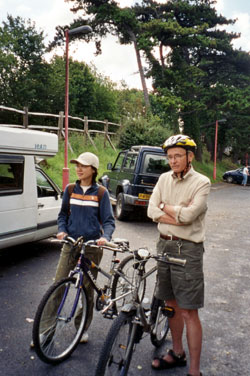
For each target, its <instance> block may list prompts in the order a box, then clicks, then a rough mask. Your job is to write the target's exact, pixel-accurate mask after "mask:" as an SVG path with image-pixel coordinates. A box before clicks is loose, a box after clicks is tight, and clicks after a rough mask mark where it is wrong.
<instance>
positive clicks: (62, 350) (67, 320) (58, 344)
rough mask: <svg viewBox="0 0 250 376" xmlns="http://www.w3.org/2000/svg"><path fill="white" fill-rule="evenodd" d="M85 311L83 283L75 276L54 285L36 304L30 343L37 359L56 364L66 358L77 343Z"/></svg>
mask: <svg viewBox="0 0 250 376" xmlns="http://www.w3.org/2000/svg"><path fill="white" fill-rule="evenodd" d="M87 314H88V300H87V295H86V290H85V288H84V286H82V287H81V288H79V287H77V286H76V278H73V277H71V278H65V279H62V280H60V281H59V282H57V283H55V284H53V285H52V286H51V287H50V288H49V290H48V291H47V293H46V294H45V295H44V297H43V298H42V301H41V303H40V304H39V306H38V309H37V312H36V315H35V320H34V326H33V342H34V346H35V351H36V353H37V355H38V356H39V358H40V359H41V360H43V361H44V362H46V363H51V364H57V363H60V362H62V361H63V360H65V359H66V358H68V357H69V356H70V355H71V354H72V352H73V351H74V349H75V348H76V346H77V344H78V343H79V341H80V339H81V336H82V333H83V331H84V328H85V324H86V320H87Z"/></svg>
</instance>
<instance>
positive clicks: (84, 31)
mask: <svg viewBox="0 0 250 376" xmlns="http://www.w3.org/2000/svg"><path fill="white" fill-rule="evenodd" d="M91 32H92V28H91V27H90V26H88V25H84V26H79V27H76V28H75V29H71V30H69V29H66V30H65V38H66V53H65V58H66V63H65V70H66V71H65V126H64V128H65V144H64V168H63V191H64V190H65V187H66V185H67V184H68V183H69V168H68V133H69V132H68V125H69V37H70V36H71V35H75V34H88V33H91Z"/></svg>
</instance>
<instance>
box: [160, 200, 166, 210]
mask: <svg viewBox="0 0 250 376" xmlns="http://www.w3.org/2000/svg"><path fill="white" fill-rule="evenodd" d="M164 206H165V204H164V203H163V202H162V203H161V204H160V206H159V208H160V209H161V210H163V209H164Z"/></svg>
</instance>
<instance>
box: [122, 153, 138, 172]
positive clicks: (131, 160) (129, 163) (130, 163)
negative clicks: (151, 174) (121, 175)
mask: <svg viewBox="0 0 250 376" xmlns="http://www.w3.org/2000/svg"><path fill="white" fill-rule="evenodd" d="M137 156H138V155H137V154H130V153H128V154H127V157H126V159H125V162H124V166H123V167H124V169H126V170H130V171H134V169H135V165H136V161H137Z"/></svg>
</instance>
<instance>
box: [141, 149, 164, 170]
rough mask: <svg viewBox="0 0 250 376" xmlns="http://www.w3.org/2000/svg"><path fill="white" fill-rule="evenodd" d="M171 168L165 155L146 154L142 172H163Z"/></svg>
mask: <svg viewBox="0 0 250 376" xmlns="http://www.w3.org/2000/svg"><path fill="white" fill-rule="evenodd" d="M168 170H169V164H168V162H167V158H166V157H165V155H156V154H150V153H148V154H146V155H145V157H144V162H143V168H142V173H143V174H146V173H150V174H162V173H163V172H166V171H168Z"/></svg>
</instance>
